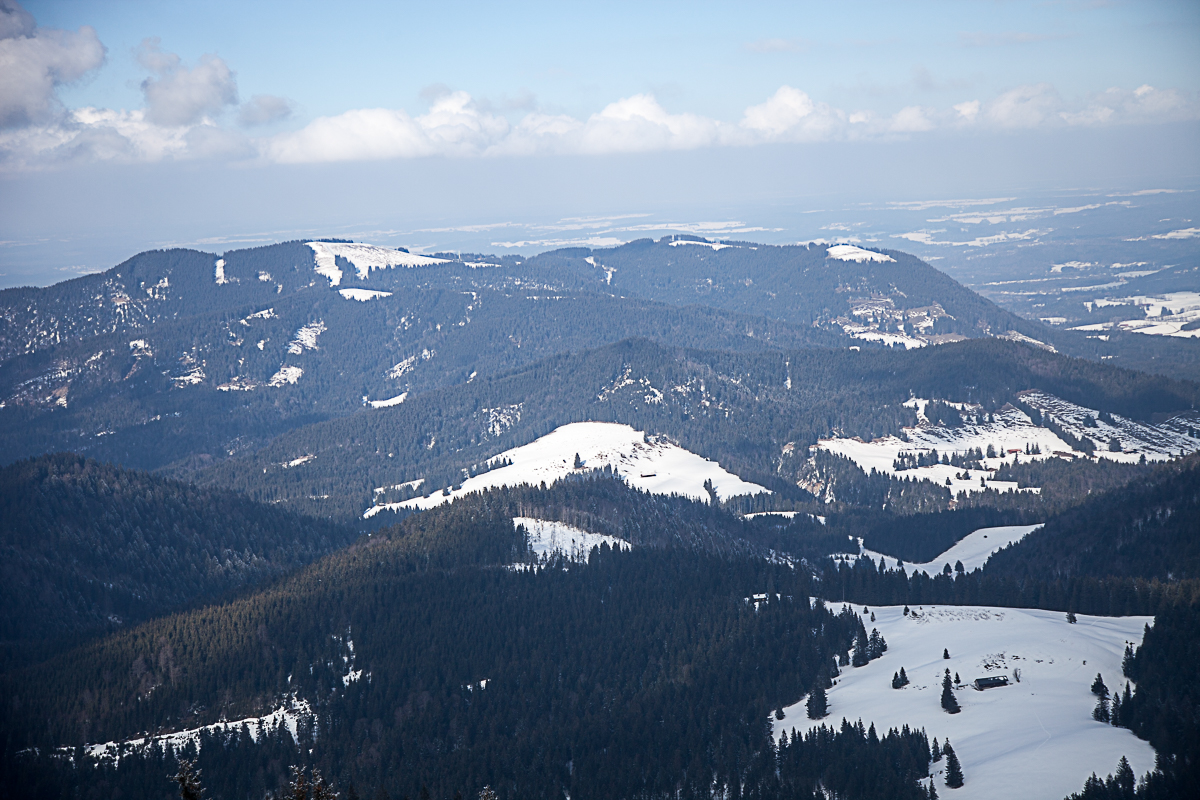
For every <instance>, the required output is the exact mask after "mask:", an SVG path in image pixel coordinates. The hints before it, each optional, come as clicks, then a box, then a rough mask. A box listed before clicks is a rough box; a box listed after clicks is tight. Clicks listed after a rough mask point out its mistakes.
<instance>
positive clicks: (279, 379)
mask: <svg viewBox="0 0 1200 800" xmlns="http://www.w3.org/2000/svg"><path fill="white" fill-rule="evenodd" d="M303 374H304V370H303V369H301V368H300V367H288V366H283V367H280V368H279V371H278V372H276V373H275V374H274V375H272V376H271V380H270V381H268V382H267V385H268V386H275V387H279V386H283V385H284V384H287V383H295V382H296V381H298V380H300V376H301V375H303Z"/></svg>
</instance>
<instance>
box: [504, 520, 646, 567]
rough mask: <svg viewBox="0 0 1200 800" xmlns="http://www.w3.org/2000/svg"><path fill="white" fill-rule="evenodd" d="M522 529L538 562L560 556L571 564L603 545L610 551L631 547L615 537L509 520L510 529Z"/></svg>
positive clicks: (548, 523)
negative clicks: (543, 558)
mask: <svg viewBox="0 0 1200 800" xmlns="http://www.w3.org/2000/svg"><path fill="white" fill-rule="evenodd" d="M522 525H524V526H525V530H526V531H527V532H528V534H529V549H530V550H532V551H533V554H534V555H535V556H537V557H539V558H542V557H546V556H550V555H553V554H554V553H561V554H562V555H564V556H566V557H567V558H569V559H571V560H572V561H583V562H586V561H587V560H588V555H589V554H590V553H591V552H592V548H593V547H599V546H600V545H602V544H607V545H608V546H609V547H611V548H613V549H614V550H628V549H630V548H631V547H632V545H631V544H629V542H627V541H625V540H624V539H618V538H617V537H616V536H605V535H604V534H602V533H588V532H587V531H585V530H583V529H581V528H576V527H574V526H572V525H567V524H566V523H565V522H551V521H548V520H544V519H534V518H533V517H513V526H514V527H520V526H522Z"/></svg>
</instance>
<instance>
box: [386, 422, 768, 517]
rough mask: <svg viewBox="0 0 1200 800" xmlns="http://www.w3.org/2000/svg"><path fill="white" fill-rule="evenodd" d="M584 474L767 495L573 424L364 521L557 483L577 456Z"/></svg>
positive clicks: (631, 438) (640, 444)
mask: <svg viewBox="0 0 1200 800" xmlns="http://www.w3.org/2000/svg"><path fill="white" fill-rule="evenodd" d="M576 454H578V455H579V457H580V459H581V460H582V462H583V466H582V469H589V470H591V469H603V468H605V467H612V468H613V469H614V470H615V471H617V472H618V473H619V474H620V475H621V477H622V478H624V479H625V480H626V481H627V482H628V483H629V485H631V486H634V487H636V488H638V489H641V490H643V491H647V492H651V493H653V494H680V495H684V496H687V497H691V498H695V499H697V500H708V493H707V492H706V491H705V489H704V482H705V481H706V480H711V481H712V485H713V488H714V489H715V490H716V492H717V496H718V497H720V498H727V497H733V496H735V495H742V494H760V493H762V492H768V490H767V489H765V488H764V487H762V486H759V485H758V484H756V483H749V482H747V481H744V480H742V479H741V478H739V477H738V476H737V475H734V474H732V473H729V472H726V471H725V470H724V469H722V468H721V465H720V464H718V463H716V462H715V461H709V460H708V459H706V458H702V457H701V456H698V455H696V454H695V453H693V452H691V451H689V450H685V449H683V448H682V447H679V446H678V445H674V444H671V443H669V442H666V441H662V440H658V439H656V438H654V437H648V436H646V434H644V433H642V432H641V431H637V430H634V429H633V428H631V427H629V426H628V425H618V424H616V423H612V422H575V423H572V424H570V425H563V426H562V427H560V428H557V429H555V430H554V431H551V432H550V433H548V434H546V435H545V436H543V437H542V438H540V439H538V440H536V441H534V442H531V443H529V444H527V445H524V446H523V447H517V448H514V449H512V450H507V451H505V452H503V453H500V454H499V455H497V456H495V459H497V460H500V459H503V460H507V461H511V462H512V463H510V464H508V465H507V466H504V467H500V468H498V469H494V470H491V471H490V472H485V473H483V474H482V475H476V476H475V477H474V478H469V479H468V480H466V481H464V482H463V484H462V486H461V487H460V488H459V489H457V490H456V491H452V492H450V493H449V494H446V493H444V492H435V493H434V494H432V495H430V496H429V497H415V498H413V499H411V500H406V501H404V502H402V503H388V504H384V505H377V506H372V507H371V508H369V509H367V511H366V513H365V514H364V515H363V516H364V517H371V516H374V515H375V514H377V513H379V512H380V511H383V510H395V509H398V508H416V509H426V508H433V507H434V506H439V505H441V504H442V503H448V502H450V501H451V500H453V499H454V498H455V497H459V496H461V495H463V494H467V493H470V492H478V491H481V490H483V489H490V488H493V487H498V486H518V485H520V484H538V483H542V482H543V481H544V482H545V483H547V484H550V483H553V482H554V481H556V480H558V479H559V478H563V477H565V476H567V475H570V474H572V473H574V472H576V471H577V470H576V469H575V455H576Z"/></svg>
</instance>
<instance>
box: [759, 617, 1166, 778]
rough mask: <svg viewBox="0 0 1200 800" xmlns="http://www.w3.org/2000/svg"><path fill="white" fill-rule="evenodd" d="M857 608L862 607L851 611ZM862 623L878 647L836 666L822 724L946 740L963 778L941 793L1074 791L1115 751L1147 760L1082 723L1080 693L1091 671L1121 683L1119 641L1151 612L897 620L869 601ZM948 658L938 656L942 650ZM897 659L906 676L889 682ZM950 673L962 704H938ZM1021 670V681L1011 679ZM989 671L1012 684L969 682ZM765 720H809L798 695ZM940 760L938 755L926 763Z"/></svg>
mask: <svg viewBox="0 0 1200 800" xmlns="http://www.w3.org/2000/svg"><path fill="white" fill-rule="evenodd" d="M860 611H861V609H860ZM871 611H872V612H874V614H875V617H876V619H875V621H874V622H871V620H870V618H869V616H866V617H864V619H863V624H864V625H866V627H867V630H868V631H869V630H870V629H871V628H873V627H874V628H878V629H879V632H880V633H881V634H883V637H884V638H885V639H886V640H887V643H888V651H887V652H886V653H885V654H884V655H883V657H882V658H879V659H877V660H875V661H872V662H871V663H870V664H868V665H867V666H865V667H859V668H852V667H846V668H844V669H843V670H842V674H841V677H840V678H838V679H837V685H835V686H834V687H833V688H832V689H830V690H829V693H828V697H829V712H830V713H829V716H828V717H827V718H826V719H825V720H824V722H825V723H826V724H829V723H831V722H832V723H833V724H835V725H837V724H840V723H841V720H842V718H843V717H845V718H847V719H849V720H851V721H856V720H858V719H862V721H863V724H864V725H870V724H871V723H874V724H875V728H876V730H878V731H879V732H880V733H881V734H882V733H884V732H886V731H887V730H888V729H889V728H893V727H895V728H899V727H901V726H902V725H909V726H912V727H918V728H924V729H925V730H926V732H927V733H928V734H929V736H930V737H931V738H932V737H934V736H936V737H937V738H938V739H939V740H940V741H944V740H945V739H947V738H949V739H950V742H951V744H953V745H954V751H955V752H956V753H957V754H958V757H959V760H960V761H961V762H962V768H963V774H964V776H965V777H966V785H965V786H963V787H962V788H961V789H954V790H951V789H947V787H946V786H945V783H944V779H943V778H942V776H940V775H939V776H938V777H937V782H938V792H939V794H941V796H943V797H955V798H962V799H963V800H966V799H967V798H970V799H971V800H984V798H1006V799H1007V798H1012V797H1038V798H1055V800H1057V799H1058V798H1062V797H1065V796H1066V795H1068V794H1070V793H1071V792H1077V791H1079V790H1080V789H1082V788H1083V782H1084V780H1085V779H1086V778H1087V777H1088V776H1089V775H1091V773H1092V772H1096V773H1097V774H1100V775H1106V774H1108V773H1110V772H1112V771H1113V770H1114V769H1115V768H1116V764H1117V761H1118V760H1119V759H1120V758H1121V756H1122V755H1124V756H1126V757H1127V758H1128V759H1129V763H1130V764H1131V765H1132V766H1133V769H1134V772H1135V773H1137V774H1139V775H1140V774H1142V773H1144V772H1146V771H1147V770H1150V769H1152V768H1153V767H1154V751H1153V749H1152V748H1151V747H1150V745H1149V744H1147V743H1146V742H1143V741H1141V740H1139V739H1138V738H1137V737H1135V736H1134V735H1133V734H1132V733H1130V732H1129V731H1128V730H1125V729H1123V728H1114V727H1112V726H1110V725H1107V724H1105V723H1102V722H1096V721H1094V720H1093V719H1092V709H1093V708H1094V707H1095V705H1096V697H1095V696H1094V695H1093V694H1092V693H1091V692H1090V687H1091V684H1092V681H1093V680H1094V679H1095V677H1096V673H1097V672H1099V673H1101V674H1102V675H1103V676H1104V681H1105V683H1107V684H1108V686H1109V689H1110V690H1112V689H1115V688H1117V687H1118V686H1124V683H1123V679H1122V678H1121V658H1122V655H1123V653H1124V650H1125V643H1126V642H1134V643H1140V642H1141V639H1142V633H1143V627H1144V626H1145V625H1146V624H1148V623H1149V622H1150V621H1151V618H1150V617H1089V616H1084V615H1079V617H1078V623H1077V624H1074V625H1072V624H1069V623H1068V622H1067V621H1066V619H1065V615H1063V614H1060V613H1058V612H1053V611H1039V610H1028V609H1011V608H987V607H978V606H938V607H926V608H918V609H916V611H917V614H916V615H915V616H908V617H906V616H904V614H903V611H902V609H901V608H900V607H896V606H890V607H876V608H872V609H871ZM944 648H945V649H948V650H949V651H950V659H949V660H945V659H943V658H942V650H943V649H944ZM900 667H904V670H905V672H906V673H907V674H908V677H909V680H910V681H911V683H910V684H909V685H908V686H907V687H905V688H903V689H893V688H891V681H892V675H893V673H895V672H897V671H898V670H899V669H900ZM945 669H949V670H950V674H951V676H953V675H954V674H955V673H958V674H959V676H960V677H961V678H962V680H963V682H964V683H965V684H968V685H966V686H963V687H961V688H959V689H958V690H957V691H956V692H955V696H956V698H957V699H958V702H959V705H960V706H961V707H962V712H961V713H959V714H954V715H951V714H947V713H946V712H944V711H943V710H942V708H941V704H940V700H941V685H942V675H943V670H945ZM1016 670H1020V676H1021V680H1020V682H1019V683H1017V682H1015V681H1014V676H1015V671H1016ZM989 675H1007V676H1008V678H1009V681H1010V685H1009V686H1006V687H1001V688H997V689H988V690H986V691H977V690H975V689H973V688H970V687H969V684H970V682H971V681H973V680H974V679H975V678H978V677H984V676H989ZM784 714H785V717H784V719H783V720H782V721H776V722H774V729H775V734H776V736H779V735H781V734H782V733H783V732H784V731H785V730H786V731H789V732H790V731H791V730H792V729H793V728H795V729H796V730H798V731H802V730H805V729H807V728H809V727H812V726H815V725H816V724H817V723H816V722H814V721H813V720H810V719H808V717H807V715H806V713H805V708H804V704H803V702H801V703H797V704H795V705H793V706H790V707H788V708H785V709H784ZM933 768H934V769H937V770H941V769H944V768H945V761H944V760H943V761H939V762H937V763H935V764H934V765H933Z"/></svg>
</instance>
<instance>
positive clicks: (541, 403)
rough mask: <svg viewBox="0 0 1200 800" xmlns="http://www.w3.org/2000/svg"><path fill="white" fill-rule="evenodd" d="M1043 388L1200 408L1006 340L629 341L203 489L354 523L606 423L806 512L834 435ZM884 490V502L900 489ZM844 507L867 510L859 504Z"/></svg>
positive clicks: (1138, 412) (474, 387)
mask: <svg viewBox="0 0 1200 800" xmlns="http://www.w3.org/2000/svg"><path fill="white" fill-rule="evenodd" d="M1034 387H1037V388H1040V389H1042V390H1044V391H1046V392H1048V393H1051V394H1054V395H1055V396H1056V397H1064V398H1075V399H1078V400H1080V401H1081V402H1088V403H1091V404H1092V405H1093V406H1098V407H1100V409H1101V410H1111V411H1112V412H1113V413H1122V414H1128V415H1129V416H1130V417H1131V418H1138V419H1144V418H1150V417H1153V416H1154V415H1156V414H1157V415H1162V416H1170V415H1171V413H1172V412H1173V411H1176V410H1181V409H1187V408H1189V407H1191V405H1192V404H1193V403H1194V402H1195V400H1194V399H1193V398H1195V397H1196V396H1197V394H1198V390H1197V387H1195V386H1194V385H1192V384H1189V383H1183V382H1174V381H1170V380H1167V379H1164V378H1149V377H1147V376H1144V375H1139V374H1137V373H1131V372H1127V371H1124V370H1120V369H1116V368H1113V367H1109V366H1107V365H1103V364H1093V363H1090V362H1086V361H1080V360H1076V359H1069V358H1066V357H1063V356H1059V355H1056V354H1053V353H1048V352H1046V351H1043V350H1039V349H1036V348H1030V347H1027V346H1024V345H1020V344H1016V343H1011V342H1004V341H998V340H975V341H967V342H960V343H955V344H947V345H943V346H940V347H934V348H922V349H919V350H911V351H903V350H898V351H892V350H876V351H865V350H864V351H851V350H846V349H838V350H826V349H818V348H808V349H805V350H796V351H788V352H771V351H767V352H762V353H743V354H737V353H721V352H711V351H696V350H684V349H681V348H666V347H663V346H661V345H658V344H656V343H652V342H647V341H630V342H623V343H619V344H616V345H611V346H608V347H602V348H597V349H595V350H590V351H585V352H582V353H578V354H570V355H562V356H557V357H554V358H551V359H547V360H544V361H542V362H539V363H537V364H535V365H533V366H531V367H530V368H528V369H524V370H519V371H514V372H512V373H510V374H508V375H504V376H500V377H496V378H492V379H486V380H485V379H477V380H475V381H474V382H472V383H471V384H467V385H464V386H458V387H449V388H445V389H440V390H437V391H434V392H430V393H427V394H424V395H418V396H416V397H413V398H409V399H407V400H406V401H405V402H404V403H403V404H402V405H399V406H397V407H394V408H386V409H377V410H368V411H365V412H362V413H359V414H355V415H351V416H348V417H343V418H340V419H337V420H332V421H329V422H324V423H319V424H315V425H312V426H309V427H305V428H300V429H297V430H295V431H292V432H289V433H287V434H285V435H282V436H280V437H278V438H277V439H276V440H275V441H273V442H272V443H271V444H270V445H269V446H268V447H265V448H263V449H262V450H260V451H259V452H257V453H254V454H252V455H247V456H245V457H242V458H235V459H230V460H227V461H225V462H222V463H221V464H219V465H216V466H213V467H211V468H209V469H207V470H204V471H203V472H200V473H198V474H197V478H198V479H199V480H201V481H203V482H205V483H212V484H214V485H220V486H225V487H229V488H234V489H237V490H238V491H245V492H248V493H250V495H251V496H252V497H255V498H256V499H259V500H262V501H264V502H286V503H289V504H294V506H293V507H295V508H297V509H303V510H305V511H306V512H307V513H314V514H328V515H333V516H339V515H344V517H346V518H348V517H349V516H350V515H355V516H357V515H361V514H362V513H363V511H365V510H366V509H367V508H368V507H369V506H370V505H371V504H372V503H374V502H375V500H376V493H375V490H376V489H380V488H384V489H386V488H387V487H398V486H399V485H401V484H404V483H408V482H411V481H417V480H424V481H425V483H424V484H422V485H421V488H420V491H418V492H416V494H427V493H429V492H431V491H436V490H438V489H440V488H444V487H448V486H457V485H458V484H459V483H460V482H461V481H462V480H463V479H464V478H465V477H467V476H468V475H474V474H476V473H477V472H478V471H480V470H481V469H485V468H486V465H487V464H488V462H489V460H490V459H493V458H494V457H496V456H498V455H500V454H502V453H504V452H505V451H506V450H508V449H509V448H511V447H516V446H520V445H524V444H528V443H530V442H532V441H533V440H535V439H537V438H539V437H541V436H544V435H546V434H548V433H550V432H551V431H553V430H554V429H555V428H557V427H559V426H561V425H565V424H568V423H572V422H582V421H607V422H619V423H623V424H625V425H629V426H632V427H633V428H634V429H635V430H638V431H642V432H645V433H647V434H650V435H652V436H653V435H662V436H666V437H667V438H668V439H669V440H670V441H672V442H674V443H677V444H678V445H679V446H681V447H683V448H685V449H687V450H690V451H691V452H693V453H697V454H699V455H701V456H703V457H705V458H708V459H710V460H712V461H716V462H718V463H719V464H720V465H721V467H722V468H723V469H725V470H726V471H729V472H732V473H733V474H735V475H737V476H739V477H740V478H741V479H742V480H745V481H749V482H752V483H756V484H758V485H761V486H763V487H766V488H768V489H771V490H772V491H773V492H776V493H780V494H781V495H783V496H784V497H790V498H792V499H796V500H803V499H806V498H807V499H811V498H812V495H813V493H812V492H811V491H810V488H812V489H816V485H815V484H814V483H813V480H812V478H811V475H810V471H811V470H812V468H813V467H812V464H811V463H810V461H809V452H808V448H809V446H810V445H815V444H817V442H818V441H819V440H820V439H821V438H823V437H825V436H828V435H829V433H830V432H831V431H839V432H841V434H842V436H844V437H853V436H857V437H860V438H861V439H863V440H866V441H870V440H872V439H875V438H877V437H882V436H887V435H899V434H900V433H901V432H902V429H903V428H904V426H912V425H916V424H917V423H918V421H919V420H918V417H917V413H916V410H915V409H913V408H911V407H909V406H906V405H904V404H905V403H906V402H907V401H908V400H909V399H910V398H911V397H912V395H913V393H916V394H917V395H918V396H927V397H928V396H933V397H946V398H951V399H954V400H970V401H974V402H977V403H980V404H982V405H983V407H984V408H986V409H991V410H993V411H995V410H999V409H1000V408H1001V407H1003V406H1004V405H1005V404H1006V403H1008V402H1009V401H1010V400H1018V399H1019V398H1018V397H1017V393H1018V392H1021V391H1024V390H1027V389H1030V388H1034ZM1189 441H1190V440H1189ZM301 459H303V461H302V462H301V461H300V460H301ZM1010 460H1011V458H1010ZM293 462H297V464H298V465H297V466H296V467H287V468H285V467H284V466H283V465H288V464H292V463H293ZM464 470H465V472H464ZM863 478H864V479H865V478H866V476H865V475H864V476H863ZM797 483H802V484H803V485H804V486H806V487H810V488H801V486H798V485H797ZM884 483H885V487H884V490H883V491H884V493H885V494H886V493H887V491H889V490H890V489H889V487H891V488H897V487H898V483H897V482H896V481H894V480H893V481H892V482H891V483H888V481H886V480H885V481H884ZM897 491H898V488H897ZM412 495H413V493H412V492H410V493H409V494H408V496H409V497H411V496H412ZM925 496H928V497H929V500H928V502H929V503H936V504H938V505H940V507H941V508H945V507H946V505H947V504H948V503H949V501H950V500H951V499H953V495H952V494H950V493H949V491H948V490H946V489H945V488H944V487H943V488H939V487H938V486H936V485H935V484H933V483H931V482H930V483H926V484H924V487H923V488H921V490H920V491H918V492H917V493H916V494H914V495H913V498H914V499H913V502H918V500H917V498H919V497H925ZM383 497H384V498H386V499H392V500H404V499H406V497H403V496H398V495H386V494H385V495H383ZM309 498H322V499H319V500H311V499H309ZM843 499H844V500H847V501H850V502H853V493H851V492H849V491H848V492H847V493H846V494H844V495H843ZM864 502H865V498H864ZM906 502H907V501H906ZM920 502H922V503H924V502H925V501H923V500H922V501H920ZM760 510H761V509H760ZM913 510H922V508H914V509H913ZM923 510H933V509H932V508H928V509H923Z"/></svg>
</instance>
